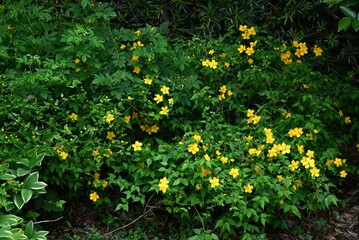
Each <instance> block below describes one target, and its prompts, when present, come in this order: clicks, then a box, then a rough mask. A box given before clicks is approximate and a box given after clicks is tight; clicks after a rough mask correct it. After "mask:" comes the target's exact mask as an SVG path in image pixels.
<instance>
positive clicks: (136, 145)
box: [132, 141, 142, 152]
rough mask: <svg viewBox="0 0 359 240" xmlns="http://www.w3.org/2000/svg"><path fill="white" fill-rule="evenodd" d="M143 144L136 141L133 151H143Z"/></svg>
mask: <svg viewBox="0 0 359 240" xmlns="http://www.w3.org/2000/svg"><path fill="white" fill-rule="evenodd" d="M141 146H142V143H141V142H139V141H136V142H135V143H134V144H132V147H133V150H134V151H135V152H136V151H141V150H142V147H141Z"/></svg>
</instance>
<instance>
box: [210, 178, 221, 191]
mask: <svg viewBox="0 0 359 240" xmlns="http://www.w3.org/2000/svg"><path fill="white" fill-rule="evenodd" d="M209 182H210V183H211V188H215V187H217V186H219V179H218V178H216V177H213V178H211V179H209Z"/></svg>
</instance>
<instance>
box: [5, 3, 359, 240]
mask: <svg viewBox="0 0 359 240" xmlns="http://www.w3.org/2000/svg"><path fill="white" fill-rule="evenodd" d="M45 6H46V7H45ZM0 11H1V13H2V15H4V16H6V17H5V18H4V17H3V18H1V22H0V26H1V32H0V42H1V46H0V58H1V64H0V69H1V73H0V74H1V75H0V81H1V90H0V91H1V96H0V100H1V104H0V119H1V122H2V128H1V132H0V141H1V143H2V144H1V145H0V149H1V151H0V154H1V160H0V173H1V175H0V176H1V177H0V181H1V188H0V208H1V213H0V227H1V229H0V236H1V237H2V238H4V239H31V238H34V239H45V238H46V234H47V232H46V231H43V230H41V231H40V230H39V229H38V228H36V227H35V228H34V224H33V221H36V220H37V219H41V213H42V212H43V211H44V210H46V211H58V210H61V208H62V206H63V205H64V204H65V201H71V200H73V199H75V198H76V199H81V201H85V202H91V203H92V204H93V205H94V206H95V207H96V208H99V209H101V208H103V209H105V208H106V209H110V210H111V211H113V212H116V211H131V207H133V206H136V207H138V206H142V207H143V208H144V209H145V208H148V207H149V206H156V207H158V208H163V209H165V210H166V211H168V212H169V213H170V214H172V215H173V216H174V217H176V218H178V219H179V222H180V223H181V225H182V227H183V229H190V233H189V236H190V235H191V234H192V235H193V236H192V238H193V239H218V238H221V239H226V238H230V237H241V239H246V238H247V239H253V237H257V238H265V234H264V227H265V226H266V225H268V224H269V225H272V226H274V227H285V222H284V221H283V218H285V217H292V216H296V217H298V218H300V217H301V214H302V212H306V211H315V210H319V209H324V208H328V207H330V206H331V205H336V204H337V202H338V198H337V197H336V196H335V195H334V194H333V190H334V188H335V187H336V186H339V185H340V184H341V182H342V181H343V180H344V179H346V178H350V177H354V176H355V175H356V174H357V169H356V168H355V166H354V164H353V163H352V164H351V161H350V159H349V158H348V157H350V156H351V155H350V154H351V153H354V152H355V151H358V149H359V145H358V139H359V136H358V135H359V134H358V132H359V131H358V126H359V125H358V119H357V116H358V112H359V106H358V105H357V104H355V103H357V102H358V98H359V91H358V88H355V87H354V85H353V84H354V83H353V82H352V80H351V78H350V74H348V76H346V75H344V74H343V76H342V78H340V79H339V78H338V77H337V76H334V75H326V74H324V73H321V72H319V71H316V67H315V66H317V65H318V64H320V62H321V61H324V60H325V59H326V58H328V57H329V56H326V51H325V49H322V48H321V46H320V45H318V44H308V43H306V42H304V41H303V40H297V39H293V40H291V41H287V42H284V41H282V40H281V39H276V38H273V37H271V36H269V35H267V34H266V32H265V31H264V30H263V31H262V32H261V28H260V26H250V25H244V24H243V25H240V27H239V28H238V29H232V30H229V31H228V34H226V35H225V36H222V37H220V38H218V39H211V40H208V39H199V38H194V39H192V40H178V41H170V39H168V38H167V37H166V36H165V34H164V33H165V32H166V24H163V25H160V26H158V27H153V26H146V27H143V28H138V29H125V28H118V27H115V26H114V25H111V21H110V20H111V19H113V18H116V14H115V12H114V11H113V10H112V8H111V7H110V6H109V5H108V4H106V3H96V2H89V1H81V3H64V4H62V5H61V6H59V5H56V4H55V3H53V2H51V1H50V3H48V4H47V5H46V4H45V5H42V4H34V3H30V1H19V2H17V3H11V4H10V3H9V4H5V5H2V7H1V8H0ZM39 179H40V180H39ZM45 190H46V191H45ZM278 215H280V217H278ZM45 230H46V229H45ZM189 236H188V237H189Z"/></svg>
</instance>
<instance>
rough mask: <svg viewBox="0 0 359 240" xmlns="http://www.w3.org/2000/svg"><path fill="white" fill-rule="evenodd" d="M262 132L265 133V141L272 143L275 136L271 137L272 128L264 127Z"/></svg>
mask: <svg viewBox="0 0 359 240" xmlns="http://www.w3.org/2000/svg"><path fill="white" fill-rule="evenodd" d="M264 133H265V135H266V143H269V144H272V143H273V142H274V141H275V138H274V137H273V132H272V129H270V128H264Z"/></svg>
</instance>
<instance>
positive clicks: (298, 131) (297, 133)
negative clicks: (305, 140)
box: [288, 128, 303, 138]
mask: <svg viewBox="0 0 359 240" xmlns="http://www.w3.org/2000/svg"><path fill="white" fill-rule="evenodd" d="M288 134H289V137H291V138H292V137H297V138H299V137H300V136H302V134H303V128H293V129H290V130H289V132H288Z"/></svg>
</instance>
